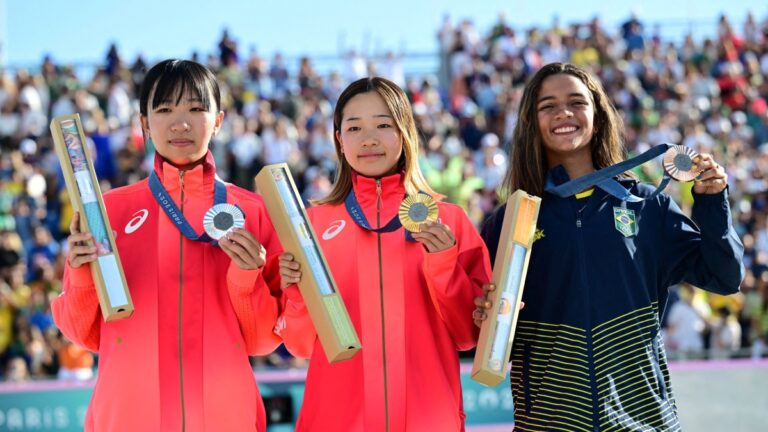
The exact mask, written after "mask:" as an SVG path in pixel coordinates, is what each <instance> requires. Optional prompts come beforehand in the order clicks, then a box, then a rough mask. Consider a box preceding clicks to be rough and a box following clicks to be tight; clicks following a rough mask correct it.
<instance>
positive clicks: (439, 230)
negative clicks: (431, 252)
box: [422, 222, 456, 245]
mask: <svg viewBox="0 0 768 432" xmlns="http://www.w3.org/2000/svg"><path fill="white" fill-rule="evenodd" d="M422 231H423V232H427V233H430V234H432V235H434V236H435V237H436V238H437V239H438V241H440V242H441V243H443V244H447V245H453V244H454V243H455V241H456V238H455V237H454V235H453V232H451V228H450V227H449V226H448V225H445V224H441V223H434V222H427V223H425V224H423V225H422Z"/></svg>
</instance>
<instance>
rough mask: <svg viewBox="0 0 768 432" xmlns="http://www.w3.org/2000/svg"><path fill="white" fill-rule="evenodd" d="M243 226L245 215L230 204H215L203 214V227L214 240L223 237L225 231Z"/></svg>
mask: <svg viewBox="0 0 768 432" xmlns="http://www.w3.org/2000/svg"><path fill="white" fill-rule="evenodd" d="M244 226H245V215H243V212H242V210H240V209H239V208H238V207H237V206H234V205H232V204H226V203H225V204H216V205H215V206H213V207H211V208H210V209H208V211H207V212H205V216H203V228H205V232H206V233H207V234H208V235H209V236H210V237H211V238H212V239H214V240H219V239H220V238H222V237H224V235H225V234H226V233H227V231H229V230H232V229H234V228H242V227H244Z"/></svg>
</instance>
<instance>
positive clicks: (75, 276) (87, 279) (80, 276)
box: [51, 261, 103, 352]
mask: <svg viewBox="0 0 768 432" xmlns="http://www.w3.org/2000/svg"><path fill="white" fill-rule="evenodd" d="M51 311H52V313H53V321H54V322H55V323H56V326H57V327H58V328H59V330H61V332H62V333H64V336H66V337H67V338H68V339H69V340H71V341H72V342H74V343H75V344H77V345H80V346H82V347H84V348H86V349H88V350H91V351H94V352H97V351H98V350H99V339H100V336H101V323H102V321H103V320H102V317H101V308H100V307H99V296H98V294H97V293H96V287H95V286H94V284H93V276H92V275H91V266H90V264H88V265H82V266H80V267H78V268H72V267H70V266H69V261H67V263H66V266H65V268H64V280H63V287H62V290H61V294H59V296H58V297H56V298H55V299H54V300H53V302H52V303H51Z"/></svg>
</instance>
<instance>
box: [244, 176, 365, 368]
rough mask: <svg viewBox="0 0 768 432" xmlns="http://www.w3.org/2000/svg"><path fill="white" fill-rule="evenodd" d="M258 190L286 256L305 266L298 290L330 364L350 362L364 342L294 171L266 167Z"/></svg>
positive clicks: (258, 183)
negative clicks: (340, 290)
mask: <svg viewBox="0 0 768 432" xmlns="http://www.w3.org/2000/svg"><path fill="white" fill-rule="evenodd" d="M256 186H257V188H258V191H259V193H260V194H261V195H262V196H263V197H264V202H265V203H266V206H267V211H268V212H269V217H270V219H272V224H273V225H274V226H275V230H276V231H277V235H278V236H279V237H280V242H281V243H282V245H283V249H284V250H285V251H286V252H290V253H291V254H293V256H294V259H295V260H296V261H297V262H298V263H299V264H300V265H301V281H300V282H299V291H300V292H301V295H302V297H303V298H304V303H305V304H306V305H307V310H308V311H309V316H310V318H311V319H312V323H313V324H314V325H315V329H316V330H317V335H318V337H319V338H320V343H321V344H322V345H323V350H325V355H326V357H327V358H328V361H329V362H330V363H333V362H337V361H341V360H346V359H349V358H351V357H352V356H354V355H355V353H357V351H359V350H360V340H359V339H358V337H357V332H356V331H355V327H354V326H353V325H352V321H350V319H349V314H348V313H347V308H346V307H345V306H344V301H343V300H342V298H341V295H340V294H339V293H338V290H337V289H336V282H334V280H333V276H332V275H331V272H330V270H329V269H328V263H327V262H326V260H325V256H324V255H323V251H322V250H321V249H320V246H319V245H318V244H317V234H315V230H314V229H313V228H312V224H311V223H310V222H309V218H308V217H307V212H306V210H305V209H304V204H303V203H302V202H301V198H300V197H299V193H298V191H297V190H296V185H295V184H294V182H293V177H292V176H291V171H290V170H289V169H288V165H287V164H285V163H280V164H273V165H267V166H265V167H264V168H262V169H261V171H260V172H259V174H258V175H257V176H256Z"/></svg>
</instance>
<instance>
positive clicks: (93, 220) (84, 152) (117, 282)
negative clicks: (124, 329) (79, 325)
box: [51, 114, 133, 321]
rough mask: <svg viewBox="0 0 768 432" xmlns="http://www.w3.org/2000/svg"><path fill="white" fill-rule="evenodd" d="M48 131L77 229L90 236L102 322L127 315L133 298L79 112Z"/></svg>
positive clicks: (58, 119) (54, 122) (57, 120)
mask: <svg viewBox="0 0 768 432" xmlns="http://www.w3.org/2000/svg"><path fill="white" fill-rule="evenodd" d="M51 134H52V135H53V143H54V147H55V148H56V154H57V155H58V156H59V162H60V163H61V169H62V171H63V173H64V179H65V181H66V184H67V192H68V193H69V199H70V201H71V202H72V206H73V207H74V209H75V210H77V211H78V212H79V213H80V230H81V231H82V232H89V233H91V235H93V241H94V244H95V246H96V252H97V255H98V257H97V259H96V260H95V261H93V262H92V263H91V272H92V274H93V283H94V284H95V286H96V292H97V294H98V296H99V305H100V306H101V314H102V315H103V316H104V321H114V320H118V319H122V318H128V317H129V316H131V314H133V301H132V300H131V293H130V292H129V291H128V284H127V283H126V281H125V274H124V273H123V266H122V264H120V255H119V254H118V252H117V247H116V246H115V237H114V234H113V233H112V228H111V227H110V225H109V219H108V218H107V211H106V209H105V208H104V199H103V197H102V195H101V188H100V187H99V182H98V179H97V178H96V173H95V172H94V170H93V161H92V160H91V155H90V154H89V151H88V149H87V141H86V139H85V134H84V133H83V125H82V124H81V123H80V115H79V114H73V115H67V116H60V117H56V118H54V119H53V120H52V121H51Z"/></svg>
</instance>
